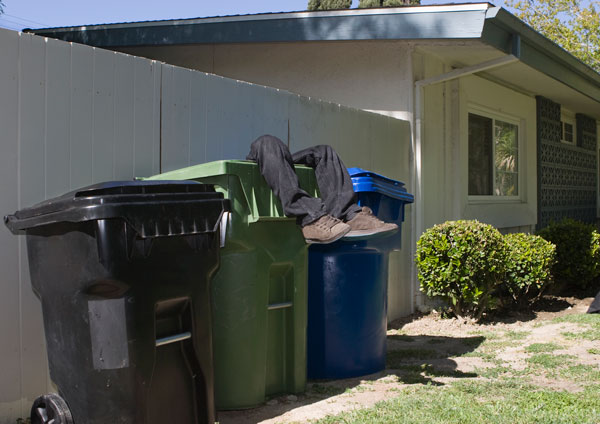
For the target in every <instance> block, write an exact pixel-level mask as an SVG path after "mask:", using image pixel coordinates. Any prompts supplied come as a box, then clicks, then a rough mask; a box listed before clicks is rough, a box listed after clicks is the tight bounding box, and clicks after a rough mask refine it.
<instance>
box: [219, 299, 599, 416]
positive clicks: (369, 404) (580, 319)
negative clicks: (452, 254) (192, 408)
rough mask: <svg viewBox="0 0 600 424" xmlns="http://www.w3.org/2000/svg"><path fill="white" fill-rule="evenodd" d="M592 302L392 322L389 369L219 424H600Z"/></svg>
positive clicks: (315, 388)
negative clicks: (491, 315) (496, 315)
mask: <svg viewBox="0 0 600 424" xmlns="http://www.w3.org/2000/svg"><path fill="white" fill-rule="evenodd" d="M590 302H591V299H589V298H588V299H583V300H581V299H573V298H568V299H556V300H555V303H554V306H556V304H558V305H559V306H560V307H559V308H556V307H554V306H553V307H549V308H547V310H541V311H535V312H532V313H527V314H525V315H524V316H522V315H519V316H510V317H504V318H501V319H500V320H498V321H494V322H488V323H485V324H473V323H468V322H462V321H459V320H456V319H442V318H440V317H439V316H437V315H435V314H430V315H427V316H422V317H413V318H412V319H408V320H404V321H402V322H397V323H392V325H391V329H390V330H389V331H388V353H387V368H386V370H385V371H383V372H381V373H377V374H373V375H369V376H363V377H360V378H355V379H347V380H335V381H318V382H309V384H308V387H307V392H306V393H305V394H304V395H298V396H292V397H289V396H281V397H278V398H275V399H272V400H271V401H270V402H269V403H268V404H267V405H265V406H263V407H260V408H257V409H254V410H248V411H243V412H242V411H232V412H226V413H221V414H220V420H221V424H229V423H236V424H238V423H239V424H250V423H263V424H275V423H316V424H334V423H335V424H337V423H340V424H341V423H344V424H348V423H356V424H358V423H374V424H377V423H382V424H383V423H386V424H387V423H399V424H402V423H407V424H408V423H418V424H452V423H456V424H470V423H486V424H487V423H491V424H494V423H497V424H505V423H506V424H514V423H518V424H527V423H540V424H547V423H556V424H561V423H565V424H567V423H572V424H600V314H585V311H586V310H587V306H588V305H589V303H590Z"/></svg>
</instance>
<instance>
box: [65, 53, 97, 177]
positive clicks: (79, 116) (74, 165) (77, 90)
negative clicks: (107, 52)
mask: <svg viewBox="0 0 600 424" xmlns="http://www.w3.org/2000/svg"><path fill="white" fill-rule="evenodd" d="M94 51H95V49H94V48H90V47H87V46H83V45H80V44H72V45H71V66H70V68H71V89H70V92H69V96H70V98H71V100H70V105H71V112H70V115H69V116H70V118H71V119H70V125H69V138H70V140H71V142H70V152H69V153H70V154H69V157H70V179H71V181H70V188H71V189H76V188H79V187H83V186H87V185H90V184H92V182H93V181H94V179H93V176H92V169H93V165H92V163H93V162H92V128H93V125H92V123H93V121H92V116H93V113H94V108H93V106H94V102H93V99H94V94H93V93H94V54H95V53H94Z"/></svg>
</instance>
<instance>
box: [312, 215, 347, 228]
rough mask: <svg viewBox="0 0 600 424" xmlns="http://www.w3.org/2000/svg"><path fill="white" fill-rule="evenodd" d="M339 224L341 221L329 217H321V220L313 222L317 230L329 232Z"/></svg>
mask: <svg viewBox="0 0 600 424" xmlns="http://www.w3.org/2000/svg"><path fill="white" fill-rule="evenodd" d="M341 222H342V221H341V220H339V219H337V218H335V217H333V216H331V215H323V218H320V219H319V220H318V221H317V222H315V226H316V227H317V228H322V229H323V230H329V229H331V228H333V227H335V226H336V225H337V224H339V223H341Z"/></svg>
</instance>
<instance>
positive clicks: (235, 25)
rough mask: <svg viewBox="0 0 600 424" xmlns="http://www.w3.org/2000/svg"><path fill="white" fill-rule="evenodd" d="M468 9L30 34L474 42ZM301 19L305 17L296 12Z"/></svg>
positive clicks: (158, 40) (128, 43)
mask: <svg viewBox="0 0 600 424" xmlns="http://www.w3.org/2000/svg"><path fill="white" fill-rule="evenodd" d="M476 6H479V7H471V8H465V7H462V8H456V9H455V8H452V7H446V8H439V10H438V9H436V8H428V9H430V10H425V9H420V8H407V9H411V10H412V12H411V13H407V12H406V10H404V11H403V9H402V8H400V9H399V10H400V11H403V12H402V13H389V12H388V13H383V12H381V11H380V12H379V13H354V14H347V13H346V14H341V13H332V14H329V13H319V14H317V15H312V14H307V16H306V17H302V18H298V17H296V16H295V15H298V14H280V15H276V16H275V17H273V18H270V19H245V20H239V19H237V18H236V19H233V18H231V19H222V20H216V21H215V20H210V21H206V22H204V21H202V20H199V21H198V22H194V23H189V22H186V21H179V22H181V23H178V24H177V25H175V24H174V25H165V23H164V22H159V23H156V24H154V25H152V24H148V23H144V24H143V25H137V24H127V25H115V26H111V25H103V26H99V27H96V26H92V27H79V28H77V29H73V28H66V29H45V30H34V31H32V32H34V33H35V34H37V35H41V36H47V37H52V38H59V39H61V40H65V41H72V42H77V43H83V44H88V45H93V46H96V47H134V46H158V45H161V46H164V45H174V44H213V43H215V44H218V43H264V42H294V41H356V40H416V39H479V38H480V37H481V34H482V30H483V26H484V22H485V17H486V10H487V4H485V6H486V7H485V8H484V7H482V6H483V5H476ZM301 15H305V13H301Z"/></svg>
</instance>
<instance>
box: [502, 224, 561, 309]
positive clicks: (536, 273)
mask: <svg viewBox="0 0 600 424" xmlns="http://www.w3.org/2000/svg"><path fill="white" fill-rule="evenodd" d="M504 240H505V241H506V245H507V246H508V258H507V261H506V278H505V281H504V285H503V287H504V288H506V291H507V292H508V293H509V294H510V296H511V298H512V299H513V300H514V301H516V302H518V303H527V302H528V301H531V300H533V299H537V298H539V296H541V294H542V293H543V291H544V290H545V289H546V288H547V287H548V285H549V284H550V283H551V282H552V266H553V265H554V262H555V257H556V246H554V245H553V244H552V243H550V242H549V241H546V240H544V239H543V238H542V237H539V236H534V235H530V234H523V233H517V234H507V235H505V236H504Z"/></svg>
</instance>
